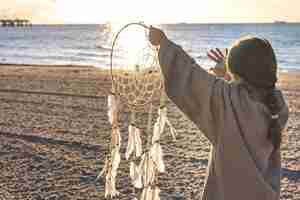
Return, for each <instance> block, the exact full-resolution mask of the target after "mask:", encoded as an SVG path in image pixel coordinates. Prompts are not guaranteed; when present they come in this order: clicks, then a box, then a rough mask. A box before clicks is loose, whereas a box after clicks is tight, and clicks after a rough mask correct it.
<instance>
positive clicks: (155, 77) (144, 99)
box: [110, 23, 163, 110]
mask: <svg viewBox="0 0 300 200" xmlns="http://www.w3.org/2000/svg"><path fill="white" fill-rule="evenodd" d="M132 26H136V27H141V28H143V29H145V30H148V29H149V27H148V26H146V25H145V24H143V23H129V24H126V25H125V26H123V27H122V28H121V29H120V30H119V31H118V32H117V33H116V35H115V37H114V38H113V42H112V48H111V52H110V75H111V81H112V93H113V94H116V95H117V96H119V97H120V101H122V102H123V103H124V104H125V105H127V106H128V107H129V108H130V109H131V110H138V109H141V108H144V107H145V106H146V105H148V104H151V103H153V101H154V99H153V98H154V96H156V95H155V94H158V96H160V95H161V93H162V89H163V82H162V77H161V72H160V67H159V63H158V58H157V56H158V49H157V48H155V47H154V46H152V45H151V44H150V43H149V42H147V46H146V48H148V49H150V50H151V51H153V55H147V56H148V57H147V58H148V59H151V56H152V60H151V62H150V63H146V64H148V65H150V67H149V66H148V67H147V68H146V70H145V69H143V70H144V71H143V72H138V70H136V71H135V72H132V71H131V72H130V71H127V70H124V71H123V70H119V71H118V70H117V69H114V56H115V49H116V45H117V43H118V40H119V39H120V36H121V34H122V33H123V32H124V31H126V30H127V29H128V28H129V27H132ZM146 37H147V36H146V34H145V39H146V40H147V41H148V39H147V38H146ZM144 50H145V49H142V51H144ZM153 56H154V57H153ZM119 67H120V66H119ZM135 67H139V65H135ZM151 68H152V69H154V70H151ZM119 69H120V68H119ZM149 69H150V70H149ZM130 84H131V87H130V86H129V85H130ZM147 84H148V85H147Z"/></svg>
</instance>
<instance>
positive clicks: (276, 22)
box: [274, 21, 287, 24]
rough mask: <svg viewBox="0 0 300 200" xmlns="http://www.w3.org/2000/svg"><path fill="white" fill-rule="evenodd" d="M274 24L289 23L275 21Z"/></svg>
mask: <svg viewBox="0 0 300 200" xmlns="http://www.w3.org/2000/svg"><path fill="white" fill-rule="evenodd" d="M274 23H275V24H287V22H285V21H275V22H274Z"/></svg>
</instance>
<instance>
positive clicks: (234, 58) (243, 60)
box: [226, 37, 277, 88]
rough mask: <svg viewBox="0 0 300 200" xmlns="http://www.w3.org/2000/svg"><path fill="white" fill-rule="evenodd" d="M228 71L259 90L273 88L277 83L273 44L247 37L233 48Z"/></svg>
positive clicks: (229, 56)
mask: <svg viewBox="0 0 300 200" xmlns="http://www.w3.org/2000/svg"><path fill="white" fill-rule="evenodd" d="M226 64H227V67H228V70H229V71H230V72H231V73H232V74H233V76H234V77H240V78H242V79H244V80H245V81H246V82H248V83H250V84H251V85H253V86H255V87H258V88H273V87H274V86H275V83H276V81H277V61H276V57H275V53H274V50H273V48H272V46H271V44H270V43H269V42H268V41H267V40H264V39H260V38H256V37H246V38H242V39H240V40H238V41H237V42H236V43H234V45H233V46H232V47H231V49H230V50H229V53H228V57H227V63H226Z"/></svg>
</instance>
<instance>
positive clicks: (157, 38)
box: [149, 26, 165, 46]
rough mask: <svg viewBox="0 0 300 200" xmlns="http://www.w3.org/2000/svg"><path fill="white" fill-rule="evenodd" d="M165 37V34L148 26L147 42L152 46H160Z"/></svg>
mask: <svg viewBox="0 0 300 200" xmlns="http://www.w3.org/2000/svg"><path fill="white" fill-rule="evenodd" d="M164 37H165V34H164V32H163V31H162V30H160V29H158V28H155V27H153V26H150V28H149V41H150V42H151V44H152V45H154V46H157V45H160V42H161V40H162V39H163V38H164Z"/></svg>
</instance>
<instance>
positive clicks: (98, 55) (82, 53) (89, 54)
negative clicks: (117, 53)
mask: <svg viewBox="0 0 300 200" xmlns="http://www.w3.org/2000/svg"><path fill="white" fill-rule="evenodd" d="M76 55H77V56H88V57H108V56H109V55H108V54H99V53H88V52H79V53H77V54H76Z"/></svg>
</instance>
